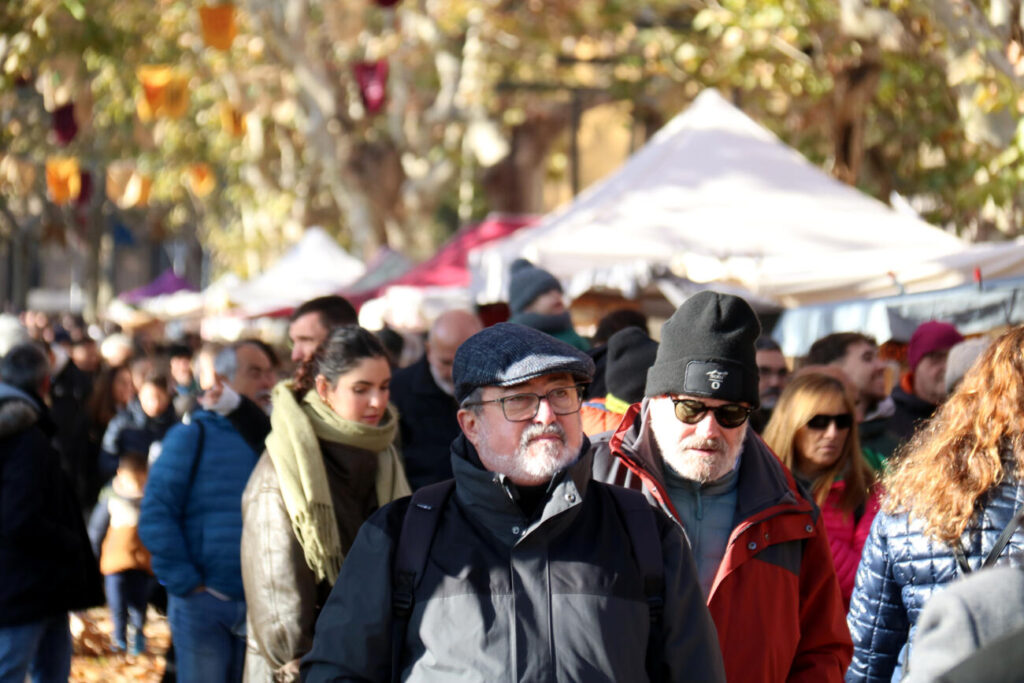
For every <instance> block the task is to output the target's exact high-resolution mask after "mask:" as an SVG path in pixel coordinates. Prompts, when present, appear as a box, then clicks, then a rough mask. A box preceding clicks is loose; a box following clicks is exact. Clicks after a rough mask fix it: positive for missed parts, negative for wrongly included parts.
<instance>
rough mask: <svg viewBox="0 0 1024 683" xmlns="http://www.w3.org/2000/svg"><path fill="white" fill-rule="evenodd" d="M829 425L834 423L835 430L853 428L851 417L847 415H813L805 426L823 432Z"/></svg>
mask: <svg viewBox="0 0 1024 683" xmlns="http://www.w3.org/2000/svg"><path fill="white" fill-rule="evenodd" d="M829 423H834V424H835V426H836V429H849V428H850V427H852V426H853V415H850V414H849V413H843V414H841V415H815V416H814V417H812V418H811V419H810V420H808V421H807V426H808V427H810V428H811V429H814V430H817V431H822V432H823V431H825V430H826V429H828V425H829Z"/></svg>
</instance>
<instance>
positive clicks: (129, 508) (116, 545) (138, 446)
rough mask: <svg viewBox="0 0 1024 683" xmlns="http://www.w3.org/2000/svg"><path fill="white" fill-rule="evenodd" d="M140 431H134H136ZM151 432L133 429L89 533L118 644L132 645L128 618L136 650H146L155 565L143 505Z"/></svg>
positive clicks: (120, 649) (126, 437)
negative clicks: (144, 536)
mask: <svg viewBox="0 0 1024 683" xmlns="http://www.w3.org/2000/svg"><path fill="white" fill-rule="evenodd" d="M132 432H135V433H132ZM148 440H149V439H148V436H147V435H145V434H142V433H139V432H136V431H135V430H129V431H128V432H127V433H126V434H124V438H123V439H122V441H123V443H124V444H125V449H124V451H123V452H122V453H121V455H120V457H119V459H118V466H117V473H116V474H115V476H114V479H113V481H111V483H110V484H109V485H108V486H107V487H106V488H105V489H104V490H103V492H102V493H101V494H100V501H99V503H97V504H96V508H95V509H94V510H93V513H92V517H91V519H90V520H89V538H90V540H91V541H92V545H93V551H94V552H95V553H96V554H97V555H98V556H99V559H100V571H101V572H102V573H103V577H104V582H105V586H106V593H107V604H108V605H109V606H110V616H111V619H112V621H113V622H114V649H115V651H117V652H124V651H126V650H127V649H128V639H127V626H128V624H127V623H126V620H127V619H130V620H131V625H132V628H133V630H134V638H133V639H132V646H131V653H132V654H133V655H138V654H142V653H143V652H145V651H146V637H145V635H144V634H143V626H144V624H145V620H146V600H147V597H148V594H149V587H150V582H151V576H152V570H151V568H150V557H149V551H147V550H146V548H145V547H144V546H143V545H142V542H141V541H140V540H139V507H140V505H141V503H142V493H143V490H144V489H145V487H146V472H147V464H146V451H147V450H148V444H147V443H144V442H146V441H148Z"/></svg>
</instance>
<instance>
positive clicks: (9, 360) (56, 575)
mask: <svg viewBox="0 0 1024 683" xmlns="http://www.w3.org/2000/svg"><path fill="white" fill-rule="evenodd" d="M0 380H2V381H0V577H2V580H0V680H17V681H21V680H25V677H26V676H27V675H28V673H29V672H30V671H31V672H32V675H33V680H47V681H49V680H67V678H68V675H69V674H70V670H71V633H70V631H69V629H68V611H71V610H80V609H85V608H88V607H92V606H96V605H102V604H103V583H102V579H101V577H100V573H99V566H98V565H97V563H96V559H95V557H94V556H93V554H92V550H91V548H90V546H89V537H88V535H87V533H86V530H85V522H84V520H83V518H82V515H81V510H80V509H79V505H78V501H77V499H76V496H75V492H74V489H73V487H72V485H71V483H70V481H69V480H68V478H67V475H66V474H65V473H64V472H63V471H62V470H61V467H60V462H59V457H58V455H57V452H56V450H55V449H54V448H53V445H52V444H51V438H52V436H53V434H54V425H53V421H52V420H51V419H50V416H49V413H48V411H47V409H46V405H45V404H44V403H43V401H42V399H40V398H39V397H40V396H43V395H45V394H46V393H47V390H48V389H49V383H50V378H49V364H48V362H47V358H46V355H45V354H44V353H43V351H42V350H40V349H39V348H38V347H37V346H35V345H33V344H22V345H18V346H15V347H13V348H12V349H11V350H10V351H8V353H7V355H6V356H4V358H3V360H2V361H0Z"/></svg>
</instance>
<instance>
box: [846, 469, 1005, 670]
mask: <svg viewBox="0 0 1024 683" xmlns="http://www.w3.org/2000/svg"><path fill="white" fill-rule="evenodd" d="M1013 467H1014V466H1013V465H1012V464H1010V463H1007V464H1006V469H1007V471H1012V470H1013ZM1022 505H1024V484H1022V483H1021V482H1017V481H1016V480H1011V481H1008V482H1005V483H1003V484H1001V485H1000V486H997V487H996V488H994V489H993V490H992V491H990V492H989V493H988V494H986V495H985V496H983V497H982V499H981V501H980V505H979V507H980V512H979V513H978V514H977V515H976V516H975V518H974V519H973V520H972V522H971V524H970V526H968V528H967V531H965V532H964V535H963V537H962V539H961V543H963V546H964V552H965V553H966V555H967V561H968V564H970V566H971V567H972V568H974V569H977V568H978V567H980V566H981V563H982V562H983V561H984V558H985V556H986V555H988V553H989V551H990V550H991V549H992V547H993V546H994V545H995V544H996V540H997V539H998V537H999V535H1000V534H1001V533H1002V531H1003V529H1004V528H1005V527H1006V524H1007V522H1009V521H1010V519H1011V518H1012V517H1013V514H1014V511H1015V510H1017V509H1019V508H1020V507H1021V506H1022ZM922 529H923V525H922V524H921V523H920V522H919V521H914V522H908V519H907V515H906V514H898V515H889V514H886V513H879V514H878V516H877V517H875V521H874V524H873V525H872V526H871V535H870V536H869V537H868V540H867V543H866V544H865V546H864V554H863V555H862V556H861V561H860V567H859V568H858V569H857V584H856V587H855V588H854V590H853V599H852V600H851V602H850V613H849V615H848V616H847V623H848V624H849V626H850V635H851V636H853V647H854V650H853V662H852V663H851V664H850V668H849V669H848V670H847V673H846V680H847V681H872V682H875V681H890V680H892V681H898V680H900V678H901V677H902V675H903V671H902V667H903V664H904V663H905V662H906V660H907V654H908V653H907V652H905V650H906V649H907V643H908V642H910V640H911V639H912V638H913V636H914V630H915V627H916V624H917V619H918V616H919V615H920V614H921V610H922V609H923V608H924V605H925V603H926V602H927V601H928V598H929V597H930V596H931V595H932V593H933V592H935V591H936V590H940V589H941V587H942V586H943V585H944V584H947V583H949V582H950V581H953V580H955V579H957V578H959V577H960V571H959V569H958V568H957V564H956V560H955V559H954V557H953V551H952V549H951V548H950V547H949V546H946V545H944V544H941V543H937V542H935V541H932V540H930V539H928V538H926V537H925V536H924V534H923V532H922ZM1022 551H1024V528H1022V529H1017V532H1016V533H1015V534H1014V535H1013V537H1012V538H1011V539H1010V543H1009V544H1008V545H1007V547H1006V548H1004V549H1003V552H1002V553H1001V554H1000V559H999V562H998V564H1012V565H1021V564H1024V560H1022V558H1021V552H1022Z"/></svg>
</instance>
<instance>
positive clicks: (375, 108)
mask: <svg viewBox="0 0 1024 683" xmlns="http://www.w3.org/2000/svg"><path fill="white" fill-rule="evenodd" d="M352 71H353V72H354V73H355V76H356V82H357V83H359V94H360V95H361V96H362V98H363V106H364V107H366V112H367V113H368V114H376V113H377V112H379V111H380V110H381V109H383V108H384V100H385V99H387V83H388V63H387V60H384V59H381V60H379V61H376V62H356V63H355V64H353V65H352Z"/></svg>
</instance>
